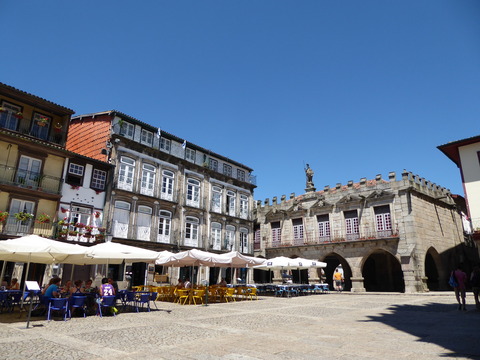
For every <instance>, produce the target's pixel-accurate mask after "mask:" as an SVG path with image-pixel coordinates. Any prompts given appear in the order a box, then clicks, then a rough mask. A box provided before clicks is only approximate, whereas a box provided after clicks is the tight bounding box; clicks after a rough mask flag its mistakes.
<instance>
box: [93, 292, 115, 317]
mask: <svg viewBox="0 0 480 360" xmlns="http://www.w3.org/2000/svg"><path fill="white" fill-rule="evenodd" d="M99 300H101V301H98V302H97V304H98V313H99V314H100V317H103V314H102V308H113V307H115V305H116V303H117V297H116V296H115V295H111V296H102V297H101V298H99ZM112 312H113V316H116V315H115V311H112Z"/></svg>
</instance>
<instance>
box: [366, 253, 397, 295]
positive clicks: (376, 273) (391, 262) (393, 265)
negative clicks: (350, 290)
mask: <svg viewBox="0 0 480 360" xmlns="http://www.w3.org/2000/svg"><path fill="white" fill-rule="evenodd" d="M361 268H362V277H363V285H364V287H365V290H366V291H385V292H386V291H390V292H405V282H404V280H403V271H402V267H401V264H400V261H399V260H398V259H397V258H396V257H395V256H394V255H393V254H392V253H390V252H389V251H387V250H384V249H375V250H373V251H371V252H370V254H369V255H368V256H366V257H365V258H364V259H363V261H362V266H361Z"/></svg>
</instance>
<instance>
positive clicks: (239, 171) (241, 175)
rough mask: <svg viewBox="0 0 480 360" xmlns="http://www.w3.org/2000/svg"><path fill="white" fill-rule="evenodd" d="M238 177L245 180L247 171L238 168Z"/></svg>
mask: <svg viewBox="0 0 480 360" xmlns="http://www.w3.org/2000/svg"><path fill="white" fill-rule="evenodd" d="M237 179H238V180H240V181H245V171H243V170H240V169H237Z"/></svg>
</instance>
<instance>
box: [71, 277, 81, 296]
mask: <svg viewBox="0 0 480 360" xmlns="http://www.w3.org/2000/svg"><path fill="white" fill-rule="evenodd" d="M82 284H83V281H82V280H75V282H74V285H75V286H73V287H71V288H70V296H71V295H83V288H82Z"/></svg>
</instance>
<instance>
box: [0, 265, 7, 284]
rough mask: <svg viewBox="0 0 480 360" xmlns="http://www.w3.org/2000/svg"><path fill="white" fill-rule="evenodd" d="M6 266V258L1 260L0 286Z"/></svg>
mask: <svg viewBox="0 0 480 360" xmlns="http://www.w3.org/2000/svg"><path fill="white" fill-rule="evenodd" d="M6 268H7V260H4V261H3V266H2V274H1V275H0V286H1V285H2V282H3V278H4V276H5V270H6Z"/></svg>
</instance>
